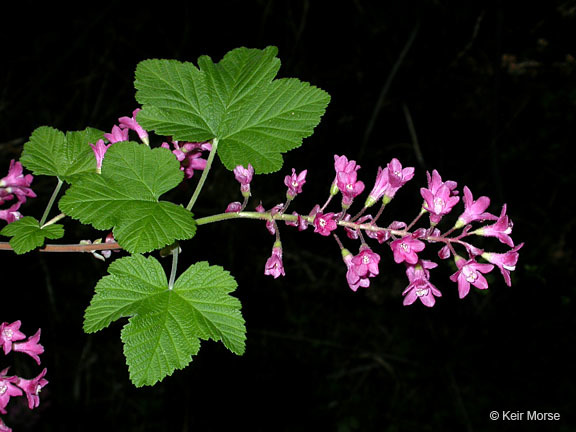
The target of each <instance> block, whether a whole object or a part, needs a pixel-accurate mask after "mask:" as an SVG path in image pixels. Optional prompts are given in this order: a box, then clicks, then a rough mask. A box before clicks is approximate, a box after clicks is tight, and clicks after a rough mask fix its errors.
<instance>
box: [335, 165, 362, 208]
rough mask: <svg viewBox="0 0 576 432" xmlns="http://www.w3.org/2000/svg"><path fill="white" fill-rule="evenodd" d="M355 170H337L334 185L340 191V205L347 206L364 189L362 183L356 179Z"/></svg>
mask: <svg viewBox="0 0 576 432" xmlns="http://www.w3.org/2000/svg"><path fill="white" fill-rule="evenodd" d="M356 177H357V173H356V171H352V172H339V173H338V175H337V176H336V185H337V186H338V190H339V191H340V192H341V193H342V207H344V208H348V207H350V205H352V201H353V200H354V198H356V197H357V196H358V195H360V194H361V193H362V192H363V191H364V183H363V182H361V181H359V180H357V179H356Z"/></svg>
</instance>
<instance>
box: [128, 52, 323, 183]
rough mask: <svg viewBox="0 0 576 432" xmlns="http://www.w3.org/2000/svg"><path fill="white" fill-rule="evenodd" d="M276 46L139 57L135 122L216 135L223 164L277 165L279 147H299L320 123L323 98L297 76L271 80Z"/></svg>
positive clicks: (181, 136) (191, 137) (201, 137)
mask: <svg viewBox="0 0 576 432" xmlns="http://www.w3.org/2000/svg"><path fill="white" fill-rule="evenodd" d="M276 54H277V49H276V48H275V47H268V48H266V49H263V50H258V49H248V48H238V49H235V50H232V51H230V52H229V53H227V54H226V55H225V56H224V58H223V59H222V60H221V61H220V62H219V63H213V62H212V60H211V59H210V57H207V56H202V57H200V58H199V59H198V68H197V67H196V66H194V64H192V63H182V62H178V61H175V60H145V61H143V62H141V63H140V64H139V65H138V67H137V69H136V82H135V86H136V89H137V90H138V91H137V93H136V99H137V100H138V102H140V103H141V104H142V105H143V109H142V111H141V112H140V113H139V114H138V122H139V123H140V124H141V125H142V126H143V127H144V128H145V129H149V130H154V131H156V132H157V133H159V134H160V135H166V136H172V137H173V139H175V140H180V141H190V142H202V141H206V140H210V139H213V138H217V139H218V140H219V147H218V154H219V155H220V159H221V160H222V163H223V164H224V165H225V166H226V167H227V168H228V169H229V170H233V169H234V167H236V166H237V165H243V166H247V165H248V164H249V163H251V164H252V166H253V167H254V169H255V171H256V173H270V172H274V171H277V170H279V169H280V168H281V167H282V163H283V159H282V153H285V152H287V151H289V150H292V149H294V148H296V147H299V146H300V145H301V144H302V139H303V138H306V137H308V136H310V135H311V134H312V132H313V130H314V128H315V127H316V125H317V124H318V123H319V122H320V118H321V117H322V115H323V114H324V111H325V109H326V106H327V105H328V102H329V101H330V96H329V95H328V93H326V92H325V91H323V90H321V89H319V88H316V87H314V86H311V85H310V84H308V83H305V82H301V81H299V80H297V79H287V78H284V79H274V77H275V76H276V74H277V72H278V70H279V68H280V60H279V59H278V58H277V57H276Z"/></svg>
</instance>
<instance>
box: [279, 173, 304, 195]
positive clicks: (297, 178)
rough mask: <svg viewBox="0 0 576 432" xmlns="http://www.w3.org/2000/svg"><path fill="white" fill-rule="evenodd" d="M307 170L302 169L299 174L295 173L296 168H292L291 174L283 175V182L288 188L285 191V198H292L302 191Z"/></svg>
mask: <svg viewBox="0 0 576 432" xmlns="http://www.w3.org/2000/svg"><path fill="white" fill-rule="evenodd" d="M307 173H308V170H304V171H302V172H301V173H300V174H296V170H295V169H294V168H292V175H287V176H286V177H284V184H285V185H286V187H287V188H288V191H287V192H286V198H288V199H290V200H292V199H294V198H295V197H296V195H298V194H299V193H302V186H304V183H306V174H307Z"/></svg>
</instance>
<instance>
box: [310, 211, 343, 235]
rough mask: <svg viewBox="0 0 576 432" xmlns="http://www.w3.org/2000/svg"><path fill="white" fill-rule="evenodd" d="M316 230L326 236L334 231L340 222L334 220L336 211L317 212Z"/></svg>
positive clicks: (314, 222)
mask: <svg viewBox="0 0 576 432" xmlns="http://www.w3.org/2000/svg"><path fill="white" fill-rule="evenodd" d="M313 225H314V232H315V233H318V234H320V235H323V236H325V237H327V236H329V235H330V233H331V232H332V231H334V230H335V229H336V228H337V227H338V224H337V223H336V221H335V220H334V213H325V214H324V213H322V212H320V211H319V212H317V213H316V215H315V217H314V221H313Z"/></svg>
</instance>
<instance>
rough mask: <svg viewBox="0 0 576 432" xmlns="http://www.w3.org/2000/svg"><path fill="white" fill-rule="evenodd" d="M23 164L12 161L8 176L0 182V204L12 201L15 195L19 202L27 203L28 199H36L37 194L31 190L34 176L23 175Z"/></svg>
mask: <svg viewBox="0 0 576 432" xmlns="http://www.w3.org/2000/svg"><path fill="white" fill-rule="evenodd" d="M23 171H24V169H23V167H22V164H21V163H20V162H18V161H15V160H14V159H12V160H11V161H10V166H9V168H8V174H7V175H6V176H5V177H3V178H2V179H1V180H0V204H4V202H6V201H9V200H11V199H12V198H13V197H14V195H16V198H17V199H18V201H20V202H22V203H25V202H26V198H36V194H35V193H34V191H33V190H32V189H31V184H32V181H33V180H34V176H33V175H32V174H26V175H24V174H23Z"/></svg>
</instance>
